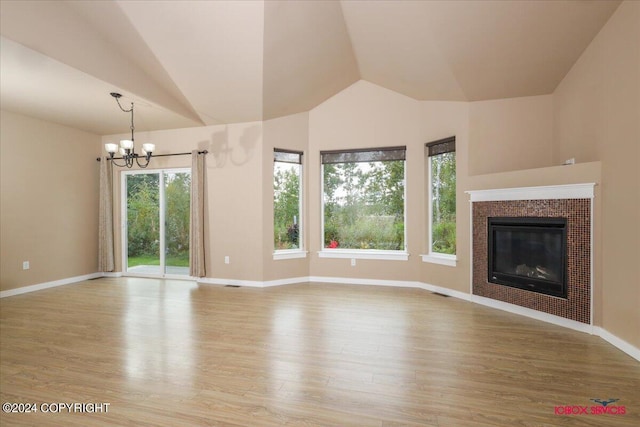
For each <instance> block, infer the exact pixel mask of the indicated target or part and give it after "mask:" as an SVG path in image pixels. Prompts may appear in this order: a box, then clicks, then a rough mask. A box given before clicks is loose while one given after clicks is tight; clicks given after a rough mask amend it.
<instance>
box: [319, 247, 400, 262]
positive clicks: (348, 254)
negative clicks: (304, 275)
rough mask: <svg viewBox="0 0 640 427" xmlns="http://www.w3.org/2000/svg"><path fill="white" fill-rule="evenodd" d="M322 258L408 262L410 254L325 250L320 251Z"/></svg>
mask: <svg viewBox="0 0 640 427" xmlns="http://www.w3.org/2000/svg"><path fill="white" fill-rule="evenodd" d="M318 256H319V257H320V258H353V259H378V260H388V261H407V260H408V259H409V254H408V253H407V252H403V251H379V250H375V249H325V250H322V251H318Z"/></svg>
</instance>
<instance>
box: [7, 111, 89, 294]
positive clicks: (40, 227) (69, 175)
mask: <svg viewBox="0 0 640 427" xmlns="http://www.w3.org/2000/svg"><path fill="white" fill-rule="evenodd" d="M0 117H1V119H0V121H1V123H0V195H1V200H0V235H1V236H2V239H1V242H2V243H1V248H0V251H1V256H0V259H1V260H0V289H1V290H3V291H6V290H9V289H14V288H18V287H22V286H29V285H35V284H41V283H46V282H51V281H54V280H61V279H68V278H71V277H77V276H82V275H86V274H91V273H95V272H96V271H97V267H98V245H97V235H98V176H99V174H98V164H97V162H96V157H97V155H98V147H99V142H100V137H99V136H98V135H94V134H91V133H87V132H83V131H79V130H76V129H72V128H68V127H65V126H60V125H56V124H53V123H49V122H45V121H41V120H36V119H33V118H30V117H26V116H22V115H19V114H15V113H11V112H8V111H2V112H1V116H0ZM23 261H29V263H30V269H29V270H23V269H22V262H23Z"/></svg>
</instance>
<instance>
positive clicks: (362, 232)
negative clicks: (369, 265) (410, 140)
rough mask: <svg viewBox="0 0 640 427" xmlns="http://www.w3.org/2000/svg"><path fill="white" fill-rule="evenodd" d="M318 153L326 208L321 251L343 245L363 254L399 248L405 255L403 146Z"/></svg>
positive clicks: (338, 250) (326, 253)
mask: <svg viewBox="0 0 640 427" xmlns="http://www.w3.org/2000/svg"><path fill="white" fill-rule="evenodd" d="M320 155H321V159H322V174H323V211H324V215H323V242H324V249H323V251H321V253H320V256H327V257H331V256H332V255H331V253H332V252H334V253H336V252H340V251H342V250H349V251H351V252H353V251H354V250H355V251H360V254H361V255H362V253H363V252H366V251H368V252H372V251H387V252H393V251H395V252H398V251H403V253H404V254H405V255H406V252H405V250H406V243H405V241H406V239H405V227H404V224H405V202H404V199H405V157H406V147H389V148H375V149H367V150H348V151H346V150H345V151H324V152H321V153H320ZM346 255H347V256H346V257H354V258H355V257H357V256H354V254H353V253H351V254H346ZM390 258H391V259H394V257H393V256H391V257H390ZM383 259H384V258H383ZM403 259H406V258H403Z"/></svg>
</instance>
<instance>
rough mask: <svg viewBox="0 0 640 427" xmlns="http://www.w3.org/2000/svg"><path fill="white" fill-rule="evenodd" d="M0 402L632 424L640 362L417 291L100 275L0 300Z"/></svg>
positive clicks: (256, 414) (639, 397)
mask: <svg viewBox="0 0 640 427" xmlns="http://www.w3.org/2000/svg"><path fill="white" fill-rule="evenodd" d="M0 398H1V400H2V402H3V403H5V402H16V403H29V402H31V403H36V404H37V405H42V404H47V403H55V402H64V403H74V402H81V403H82V402H84V403H88V402H90V403H97V402H107V403H109V404H110V405H109V410H108V412H107V413H68V412H65V411H59V412H58V413H51V412H49V413H45V412H43V411H39V412H37V413H30V414H24V413H23V414H19V413H2V414H0V424H2V425H3V426H5V425H6V426H13V425H16V426H22V425H32V426H59V425H69V426H103V425H114V426H130V425H136V426H137V425H152V426H175V425H185V426H190V425H193V426H200V425H202V426H206V425H211V426H232V427H233V426H267V427H268V426H281V425H289V426H375V427H383V426H384V427H395V426H410V427H415V426H434V427H453V426H464V427H467V426H469V427H487V426H565V425H566V426H582V425H584V426H637V425H640V363H638V362H637V361H635V360H633V359H632V358H630V357H629V356H628V355H626V354H624V353H622V352H621V351H619V350H618V349H616V348H614V347H612V346H611V345H609V344H608V343H606V342H604V341H603V340H601V339H600V338H598V337H595V336H590V335H587V334H583V333H579V332H576V331H571V330H568V329H565V328H561V327H558V326H554V325H550V324H546V323H543V322H540V321H536V320H532V319H528V318H523V317H520V316H517V315H513V314H510V313H506V312H501V311H497V310H493V309H491V308H488V307H483V306H478V305H474V304H472V303H469V302H465V301H462V300H458V299H455V298H442V297H439V296H436V295H433V294H431V293H430V292H426V291H424V290H419V289H408V288H387V287H369V286H349V285H340V284H307V283H302V284H296V285H288V286H280V287H274V288H267V289H255V288H226V287H221V286H211V285H197V284H195V283H192V282H185V281H171V280H155V279H134V278H121V279H114V278H105V279H97V280H91V281H87V282H83V283H79V284H76V285H68V286H64V287H59V288H53V289H47V290H43V291H39V292H34V293H30V294H23V295H17V296H13V297H9V298H3V299H2V300H0ZM609 398H616V399H620V400H619V401H618V402H615V404H613V405H614V406H618V407H619V406H624V407H625V414H624V415H611V414H605V415H588V414H587V415H585V414H581V415H563V414H557V413H556V407H559V406H569V407H574V406H575V407H587V409H588V410H590V409H591V407H592V406H593V407H598V406H602V405H599V404H597V403H595V402H593V401H592V399H609Z"/></svg>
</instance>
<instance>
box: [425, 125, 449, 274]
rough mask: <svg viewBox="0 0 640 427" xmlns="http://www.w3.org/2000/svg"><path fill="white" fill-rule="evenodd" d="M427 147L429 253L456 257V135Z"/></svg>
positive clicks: (444, 256)
mask: <svg viewBox="0 0 640 427" xmlns="http://www.w3.org/2000/svg"><path fill="white" fill-rule="evenodd" d="M426 149H427V155H428V158H429V253H430V254H435V255H437V256H439V255H442V257H443V258H445V259H446V258H449V259H452V260H455V254H456V138H455V137H450V138H445V139H441V140H438V141H434V142H430V143H428V144H426ZM423 260H424V258H423ZM431 261H432V260H431ZM436 262H437V261H436ZM451 265H455V264H451Z"/></svg>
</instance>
